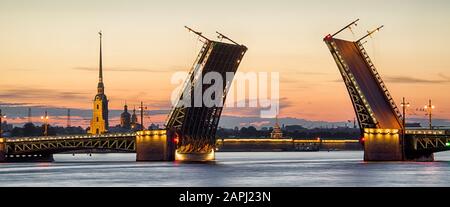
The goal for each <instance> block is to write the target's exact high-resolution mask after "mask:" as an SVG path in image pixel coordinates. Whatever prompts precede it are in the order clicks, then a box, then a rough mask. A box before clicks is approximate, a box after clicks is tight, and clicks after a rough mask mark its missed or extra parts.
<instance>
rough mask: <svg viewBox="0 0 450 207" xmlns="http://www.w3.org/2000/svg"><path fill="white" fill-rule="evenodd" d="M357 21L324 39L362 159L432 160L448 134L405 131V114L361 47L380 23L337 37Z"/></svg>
mask: <svg viewBox="0 0 450 207" xmlns="http://www.w3.org/2000/svg"><path fill="white" fill-rule="evenodd" d="M358 21H359V19H358V20H356V21H354V22H352V23H350V24H349V25H347V26H345V27H344V28H343V29H341V30H339V31H338V32H336V33H334V34H332V35H331V34H329V35H327V36H325V38H324V39H323V40H324V42H325V43H326V45H327V46H328V49H329V50H330V52H331V55H332V56H333V59H334V61H335V62H336V65H337V66H338V69H339V72H340V74H341V76H342V79H343V81H344V83H345V86H346V88H347V91H348V94H349V96H350V99H351V101H352V104H353V109H354V111H355V114H356V117H357V119H358V123H359V128H360V129H361V135H362V136H363V138H362V141H363V142H364V150H365V153H364V159H365V160H368V161H377V160H420V159H422V160H433V153H434V152H439V151H445V150H450V149H449V146H448V145H449V144H448V143H449V138H450V135H449V133H448V132H447V131H445V130H406V129H405V127H404V126H403V123H404V122H403V119H404V117H403V116H402V114H401V113H400V111H399V109H398V107H397V105H396V104H395V101H394V98H393V97H392V96H391V94H390V93H389V91H388V89H387V87H386V84H385V83H384V81H383V80H382V78H381V76H380V74H379V73H378V71H377V69H376V68H375V65H374V64H373V62H372V61H371V59H370V57H369V55H368V53H367V51H366V50H365V48H364V46H363V44H364V43H363V40H365V39H366V38H367V37H369V36H371V35H373V34H374V33H375V32H378V31H380V29H381V28H383V26H381V27H378V28H377V29H375V30H372V31H368V32H367V34H366V35H365V36H363V37H361V38H360V39H358V40H356V41H349V40H343V39H339V38H336V36H337V35H338V34H339V33H341V32H342V31H344V30H346V29H347V28H350V27H352V26H356V24H357V22H358Z"/></svg>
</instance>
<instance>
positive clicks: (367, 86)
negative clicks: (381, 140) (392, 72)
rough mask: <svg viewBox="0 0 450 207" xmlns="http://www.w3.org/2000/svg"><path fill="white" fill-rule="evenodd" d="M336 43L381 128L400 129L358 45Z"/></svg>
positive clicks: (337, 40)
mask: <svg viewBox="0 0 450 207" xmlns="http://www.w3.org/2000/svg"><path fill="white" fill-rule="evenodd" d="M334 42H335V43H336V46H337V47H338V49H339V51H340V52H341V55H342V58H343V59H344V60H345V62H346V64H347V65H348V69H349V70H350V71H351V73H352V74H353V76H354V77H355V79H356V82H357V83H358V85H359V87H360V90H361V91H362V93H363V94H364V96H365V98H366V100H367V102H368V104H369V105H370V107H371V109H372V111H373V113H374V116H375V118H376V119H377V121H378V124H379V127H380V128H386V129H400V128H401V124H400V123H399V121H398V119H397V115H396V114H395V112H394V111H393V109H392V107H391V105H390V103H389V101H387V100H386V98H385V94H384V91H383V90H382V89H381V87H380V86H379V83H378V81H377V80H376V79H375V77H374V76H373V74H372V72H371V69H370V68H369V67H368V65H367V63H366V61H365V60H364V57H363V56H362V54H361V52H360V50H359V49H358V46H357V43H355V42H350V41H345V40H340V39H334Z"/></svg>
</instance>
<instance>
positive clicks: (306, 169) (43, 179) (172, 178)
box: [0, 151, 450, 187]
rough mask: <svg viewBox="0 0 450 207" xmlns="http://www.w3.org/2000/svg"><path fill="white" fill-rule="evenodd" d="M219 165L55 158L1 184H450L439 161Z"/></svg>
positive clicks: (242, 156)
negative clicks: (52, 161)
mask: <svg viewBox="0 0 450 207" xmlns="http://www.w3.org/2000/svg"><path fill="white" fill-rule="evenodd" d="M216 159H217V161H216V162H213V163H208V164H198V163H197V164H193V163H179V162H135V161H134V160H135V154H92V156H89V155H86V154H79V155H75V156H72V155H69V154H61V155H55V162H54V163H0V186H299V187H301V186H450V152H444V153H438V154H436V160H437V161H436V162H425V163H421V162H370V163H368V162H363V161H362V160H361V159H362V152H359V151H358V152H350V151H349V152H219V153H217V154H216Z"/></svg>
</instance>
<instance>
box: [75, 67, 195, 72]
mask: <svg viewBox="0 0 450 207" xmlns="http://www.w3.org/2000/svg"><path fill="white" fill-rule="evenodd" d="M73 69H74V70H81V71H90V72H97V71H98V68H97V67H82V66H79V67H74V68H73ZM103 70H105V71H110V72H143V73H167V72H176V71H186V70H187V68H185V67H182V66H170V67H165V68H160V69H149V68H133V67H107V68H104V69H103Z"/></svg>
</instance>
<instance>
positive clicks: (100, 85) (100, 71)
mask: <svg viewBox="0 0 450 207" xmlns="http://www.w3.org/2000/svg"><path fill="white" fill-rule="evenodd" d="M98 34H99V36H100V60H99V68H98V86H97V91H98V94H103V93H104V92H105V86H104V85H103V61H102V35H103V34H102V31H100V32H98Z"/></svg>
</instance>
